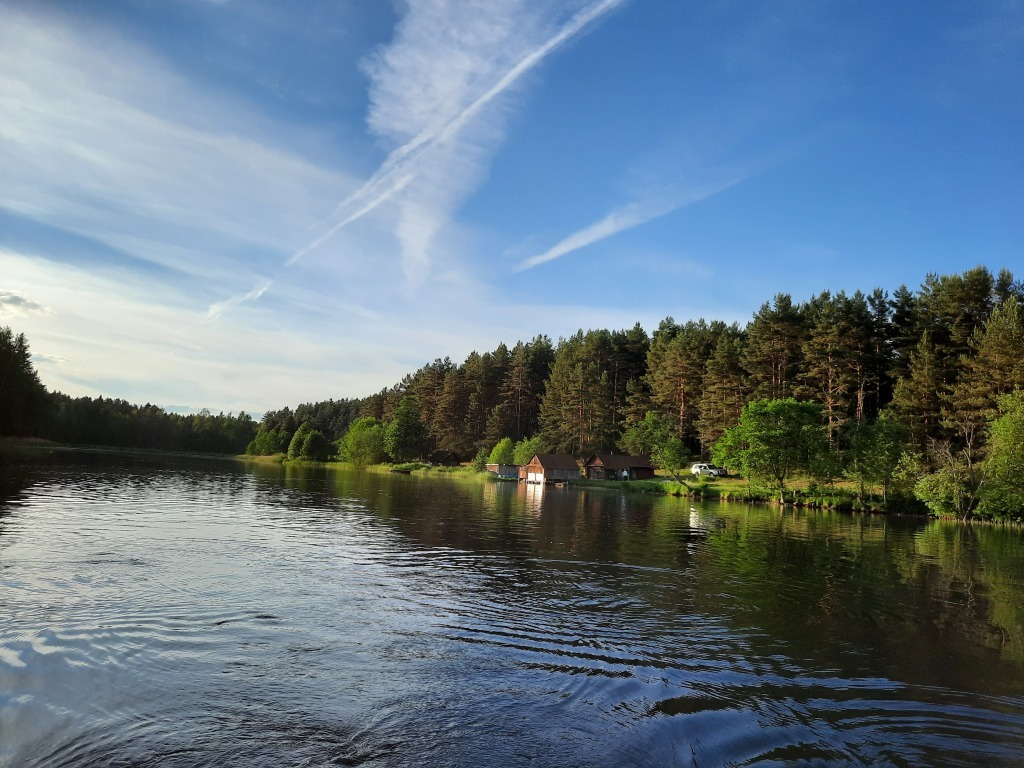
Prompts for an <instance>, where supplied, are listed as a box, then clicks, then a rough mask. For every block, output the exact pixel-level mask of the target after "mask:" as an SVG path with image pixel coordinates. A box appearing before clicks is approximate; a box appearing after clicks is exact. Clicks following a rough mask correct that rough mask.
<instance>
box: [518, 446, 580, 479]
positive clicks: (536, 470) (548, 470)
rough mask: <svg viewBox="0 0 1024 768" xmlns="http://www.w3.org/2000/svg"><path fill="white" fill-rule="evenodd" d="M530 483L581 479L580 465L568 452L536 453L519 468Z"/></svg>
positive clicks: (520, 473)
mask: <svg viewBox="0 0 1024 768" xmlns="http://www.w3.org/2000/svg"><path fill="white" fill-rule="evenodd" d="M519 478H520V479H521V480H526V482H528V483H570V482H573V481H574V480H579V479H580V465H579V464H577V463H576V459H574V458H573V457H572V456H570V455H568V454H561V453H535V454H534V455H533V458H532V459H530V461H529V463H528V464H526V465H525V466H523V467H521V468H520V470H519Z"/></svg>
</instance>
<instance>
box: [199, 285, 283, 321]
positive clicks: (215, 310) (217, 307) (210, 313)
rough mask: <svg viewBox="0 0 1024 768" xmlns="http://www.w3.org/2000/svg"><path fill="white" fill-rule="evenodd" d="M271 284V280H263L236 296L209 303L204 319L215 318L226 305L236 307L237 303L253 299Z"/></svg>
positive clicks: (265, 290) (264, 291) (221, 312)
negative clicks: (246, 291)
mask: <svg viewBox="0 0 1024 768" xmlns="http://www.w3.org/2000/svg"><path fill="white" fill-rule="evenodd" d="M273 284H274V281H273V280H264V281H263V282H262V283H260V284H259V285H257V286H256V287H255V288H253V289H252V290H251V291H249V292H248V293H240V294H238V295H237V296H232V297H231V298H230V299H225V300H224V301H218V302H217V303H216V304H211V305H210V308H209V309H208V310H207V311H206V319H207V320H216V319H217V318H218V317H220V316H221V314H223V312H224V310H225V309H227V308H228V307H237V306H238V305H239V304H243V303H245V302H247V301H255V300H256V299H258V298H259V297H260V296H262V295H263V294H264V293H266V292H267V291H268V290H270V286H272V285H273Z"/></svg>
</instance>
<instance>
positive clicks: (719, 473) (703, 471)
mask: <svg viewBox="0 0 1024 768" xmlns="http://www.w3.org/2000/svg"><path fill="white" fill-rule="evenodd" d="M690 472H691V474H694V475H706V476H708V477H725V476H726V475H727V474H728V472H726V471H725V469H724V468H723V467H719V466H718V465H716V464H694V465H693V466H692V467H690Z"/></svg>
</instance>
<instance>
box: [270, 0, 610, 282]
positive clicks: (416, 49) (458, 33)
mask: <svg viewBox="0 0 1024 768" xmlns="http://www.w3.org/2000/svg"><path fill="white" fill-rule="evenodd" d="M624 2H625V0H600V1H599V2H594V3H591V4H589V5H586V6H585V7H583V8H582V9H581V10H578V11H577V12H576V13H575V14H573V15H571V16H570V17H569V18H568V19H567V20H563V21H562V22H561V23H560V24H559V23H556V24H552V22H551V20H550V19H548V18H547V17H546V12H545V10H544V9H543V8H540V7H537V6H535V5H533V4H531V3H529V2H524V1H522V0H521V1H520V2H509V3H492V2H479V3H473V4H471V6H472V7H470V8H467V7H465V6H463V5H458V6H453V5H451V4H450V3H446V2H441V1H440V0H435V1H428V2H421V3H416V4H413V5H412V6H410V8H409V11H408V13H407V15H406V16H405V18H404V19H403V21H402V23H401V24H400V26H399V28H398V30H397V32H396V36H395V40H394V41H393V42H392V43H391V44H390V45H389V46H387V47H385V48H384V49H382V50H381V51H380V52H379V53H378V54H377V55H376V56H374V57H373V58H371V59H370V60H368V61H367V63H366V65H365V68H366V70H367V72H368V73H369V75H370V77H371V92H370V98H371V105H372V106H371V111H370V115H369V125H370V128H371V130H372V131H373V132H374V133H375V134H377V135H378V136H380V137H381V138H383V139H388V140H392V141H398V142H400V144H399V146H398V147H397V148H396V149H394V150H392V151H391V152H390V153H389V154H388V156H387V157H386V158H385V160H384V162H383V163H382V164H381V165H380V167H379V168H378V169H377V170H376V171H375V172H374V173H373V175H372V176H371V177H370V178H369V179H367V181H366V182H365V183H364V184H363V185H362V186H361V187H360V188H359V189H357V190H356V191H355V192H353V193H352V194H351V195H349V196H348V197H346V198H345V199H344V200H343V201H342V202H341V203H340V204H339V205H338V207H337V208H336V210H335V212H334V218H335V219H336V221H335V223H333V224H332V225H331V226H329V227H328V228H327V230H326V231H325V232H324V233H323V234H321V235H320V236H319V237H317V238H316V239H315V240H313V241H312V242H311V243H310V244H309V245H307V246H306V247H304V248H302V249H301V250H299V251H297V252H296V253H294V254H293V255H292V256H291V257H290V258H289V259H288V261H287V263H288V264H294V263H295V262H296V261H298V260H299V259H300V258H302V257H303V256H304V255H306V254H307V253H309V252H310V251H311V250H313V249H314V248H317V247H318V246H319V245H321V244H322V243H324V242H325V241H326V240H327V239H329V238H330V237H331V236H332V235H334V234H335V233H336V232H338V231H339V230H340V229H342V228H344V227H346V226H348V225H349V224H352V223H353V222H355V221H356V220H358V219H360V218H362V217H363V216H365V215H367V214H368V213H370V212H371V211H373V210H375V209H377V208H378V207H379V206H381V205H382V204H383V203H385V202H387V201H389V200H392V199H393V198H395V197H396V196H397V195H398V193H400V192H402V191H403V190H406V188H408V187H411V188H410V190H409V194H408V195H406V196H405V199H404V200H403V201H402V205H401V207H400V211H399V221H398V225H397V227H396V233H397V236H398V239H399V241H400V243H401V248H402V264H403V268H404V272H405V275H406V279H407V282H409V283H410V284H411V285H413V286H416V285H418V284H420V283H421V282H422V281H423V280H424V279H425V278H426V274H427V272H428V271H429V267H430V244H431V242H432V241H433V239H434V237H435V236H436V234H437V233H438V231H439V230H440V229H442V228H443V227H444V225H445V217H446V216H447V215H448V214H450V211H451V209H452V208H453V207H454V206H455V205H456V204H457V202H458V201H459V200H461V199H462V198H463V197H464V196H465V195H466V194H468V192H469V191H470V189H472V187H473V186H474V183H475V182H476V180H477V179H479V178H480V176H481V175H482V170H481V168H482V166H483V165H485V164H486V162H487V160H488V159H489V156H490V152H489V151H488V146H493V144H494V143H496V141H497V140H498V139H500V136H501V128H500V123H501V120H502V117H503V113H502V112H501V111H500V110H490V111H489V110H488V107H490V106H491V105H492V104H493V103H495V102H496V101H497V100H499V99H500V97H501V96H502V95H503V94H505V93H506V92H508V91H509V90H510V89H511V88H512V87H513V86H514V85H515V84H516V83H517V82H518V81H520V80H521V79H522V77H523V76H524V75H526V74H527V73H528V72H530V71H531V70H533V69H534V68H536V67H537V66H538V65H539V64H540V63H541V62H542V61H544V59H545V58H546V57H548V56H550V55H551V54H552V53H553V52H555V51H556V50H558V48H560V47H561V46H562V45H564V44H565V43H566V42H568V41H569V40H570V39H572V38H573V37H575V36H576V35H578V34H579V33H580V32H581V31H582V30H584V29H585V28H586V27H587V26H588V25H590V24H592V23H593V22H595V21H596V20H597V19H599V18H600V17H602V16H604V15H605V14H607V13H608V12H609V11H611V10H612V9H613V8H615V7H616V6H619V5H622V4H623V3H624ZM485 113H487V114H488V117H489V119H482V118H483V116H484V114H485ZM471 125H473V126H474V128H475V129H476V130H475V131H473V132H470V131H468V130H467V129H468V128H469V126H471ZM470 133H472V135H467V134H470ZM413 182H416V183H415V184H413Z"/></svg>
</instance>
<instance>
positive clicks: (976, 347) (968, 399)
mask: <svg viewBox="0 0 1024 768" xmlns="http://www.w3.org/2000/svg"><path fill="white" fill-rule="evenodd" d="M962 364H963V371H964V372H963V374H961V377H960V380H959V382H958V383H957V385H956V387H954V389H953V392H952V394H951V395H950V396H949V397H947V399H946V410H947V412H949V413H954V412H958V411H959V412H970V413H972V414H975V416H976V418H977V420H978V421H979V423H981V422H983V421H987V420H991V419H993V418H995V416H996V414H997V401H998V399H999V396H1000V395H1004V394H1007V393H1009V392H1012V391H1014V390H1015V389H1024V307H1022V306H1021V302H1019V301H1018V300H1017V298H1016V297H1015V296H1012V295H1011V296H1010V297H1009V298H1008V299H1006V301H1004V302H1003V303H1001V304H999V305H998V306H997V307H996V308H995V309H994V310H993V312H992V314H991V315H990V316H989V319H988V321H987V322H986V323H985V327H984V328H983V329H979V330H976V331H975V333H974V338H973V339H972V340H971V354H970V355H968V356H965V357H964V358H963V359H962Z"/></svg>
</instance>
